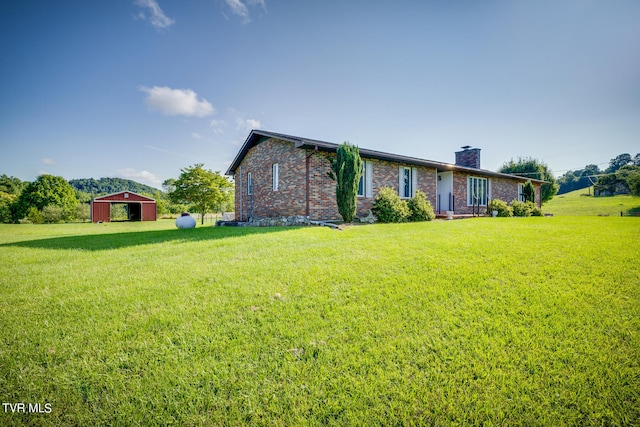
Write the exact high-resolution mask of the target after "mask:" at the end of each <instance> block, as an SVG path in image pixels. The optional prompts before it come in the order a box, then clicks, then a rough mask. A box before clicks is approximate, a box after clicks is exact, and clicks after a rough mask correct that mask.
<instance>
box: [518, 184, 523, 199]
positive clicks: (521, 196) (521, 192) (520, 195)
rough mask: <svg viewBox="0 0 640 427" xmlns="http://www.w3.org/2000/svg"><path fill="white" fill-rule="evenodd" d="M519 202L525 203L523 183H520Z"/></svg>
mask: <svg viewBox="0 0 640 427" xmlns="http://www.w3.org/2000/svg"><path fill="white" fill-rule="evenodd" d="M518 201H519V202H524V184H523V183H521V182H519V183H518Z"/></svg>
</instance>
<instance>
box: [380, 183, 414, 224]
mask: <svg viewBox="0 0 640 427" xmlns="http://www.w3.org/2000/svg"><path fill="white" fill-rule="evenodd" d="M371 212H373V214H374V215H375V216H376V217H377V218H378V221H380V222H406V221H407V220H408V219H409V217H410V216H411V211H410V210H409V206H408V205H407V202H406V201H405V200H402V199H401V198H400V196H398V193H397V192H396V190H394V189H393V188H390V187H382V188H381V189H380V191H379V192H378V194H377V195H376V197H375V200H374V201H373V206H372V208H371Z"/></svg>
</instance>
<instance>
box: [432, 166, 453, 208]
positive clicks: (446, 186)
mask: <svg viewBox="0 0 640 427" xmlns="http://www.w3.org/2000/svg"><path fill="white" fill-rule="evenodd" d="M436 202H437V204H438V206H437V207H436V210H437V211H438V213H439V214H443V213H445V212H446V211H452V210H453V172H438V200H437V201H436Z"/></svg>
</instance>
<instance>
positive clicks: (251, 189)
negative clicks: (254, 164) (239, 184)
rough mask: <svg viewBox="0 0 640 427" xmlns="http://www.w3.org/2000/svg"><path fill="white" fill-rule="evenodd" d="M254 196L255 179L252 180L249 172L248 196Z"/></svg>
mask: <svg viewBox="0 0 640 427" xmlns="http://www.w3.org/2000/svg"><path fill="white" fill-rule="evenodd" d="M252 195H253V179H251V172H247V196H252Z"/></svg>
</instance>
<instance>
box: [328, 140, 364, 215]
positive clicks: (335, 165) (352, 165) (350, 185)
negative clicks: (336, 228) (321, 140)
mask: <svg viewBox="0 0 640 427" xmlns="http://www.w3.org/2000/svg"><path fill="white" fill-rule="evenodd" d="M330 162H331V170H330V171H329V177H330V178H331V179H333V180H334V181H336V203H337V204H338V212H340V215H342V219H343V220H344V222H352V221H353V219H354V218H355V217H356V204H357V201H358V183H359V182H360V175H361V173H362V159H361V158H360V149H359V148H358V147H357V146H355V145H351V144H349V143H348V142H346V141H345V142H344V143H342V144H340V146H339V147H338V149H337V150H336V157H335V159H331V160H330Z"/></svg>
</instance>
